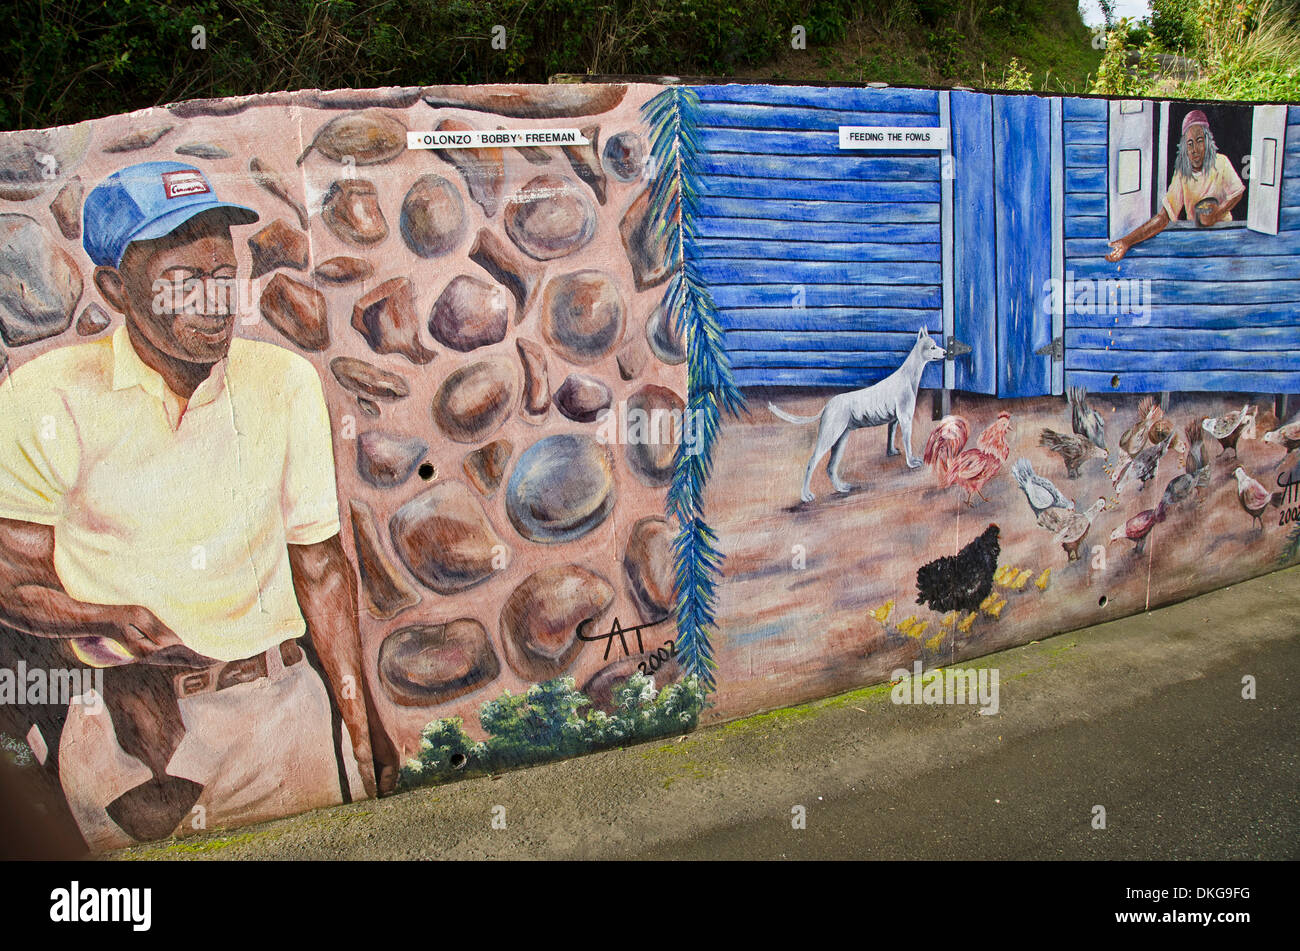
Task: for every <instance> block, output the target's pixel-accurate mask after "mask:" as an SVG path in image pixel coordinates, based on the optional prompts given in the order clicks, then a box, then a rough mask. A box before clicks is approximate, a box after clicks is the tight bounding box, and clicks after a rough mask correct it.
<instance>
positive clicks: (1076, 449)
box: [1038, 429, 1106, 479]
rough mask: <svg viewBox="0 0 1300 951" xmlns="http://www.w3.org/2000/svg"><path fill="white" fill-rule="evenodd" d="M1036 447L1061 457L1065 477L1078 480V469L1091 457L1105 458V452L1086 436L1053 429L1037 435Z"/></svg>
mask: <svg viewBox="0 0 1300 951" xmlns="http://www.w3.org/2000/svg"><path fill="white" fill-rule="evenodd" d="M1038 445H1040V446H1043V447H1044V448H1046V449H1050V450H1051V451H1052V452H1054V453H1056V454H1057V455H1058V456H1060V457H1061V461H1062V462H1064V463H1065V477H1066V478H1067V479H1077V478H1079V469H1080V467H1081V466H1082V465H1083V464H1084V463H1085V462H1087V461H1088V460H1089V459H1090V458H1091V457H1093V456H1098V457H1101V458H1105V456H1106V450H1105V449H1102V448H1100V447H1098V446H1095V445H1093V444H1092V442H1090V441H1089V440H1088V438H1087V437H1086V436H1079V435H1076V434H1074V433H1058V432H1057V431H1056V430H1054V429H1044V430H1042V431H1041V432H1040V433H1039V435H1038Z"/></svg>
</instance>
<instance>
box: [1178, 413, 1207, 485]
mask: <svg viewBox="0 0 1300 951" xmlns="http://www.w3.org/2000/svg"><path fill="white" fill-rule="evenodd" d="M1204 423H1205V417H1204V416H1202V417H1201V418H1200V419H1194V420H1192V421H1191V422H1190V423H1188V424H1187V428H1186V429H1185V430H1184V432H1186V433H1187V455H1186V456H1184V457H1183V471H1184V472H1186V473H1187V474H1188V475H1190V476H1193V477H1194V479H1195V487H1196V498H1197V500H1198V501H1199V500H1200V499H1201V497H1202V496H1203V495H1204V494H1205V491H1204V490H1205V487H1206V486H1207V485H1209V484H1210V460H1209V459H1207V458H1206V456H1205V430H1204V429H1203V428H1202V426H1203V424H1204Z"/></svg>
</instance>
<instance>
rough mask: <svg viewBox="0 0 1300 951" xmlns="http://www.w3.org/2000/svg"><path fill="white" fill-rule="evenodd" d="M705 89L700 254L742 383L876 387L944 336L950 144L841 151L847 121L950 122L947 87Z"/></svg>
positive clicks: (930, 378) (934, 379)
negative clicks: (945, 163) (941, 153)
mask: <svg viewBox="0 0 1300 951" xmlns="http://www.w3.org/2000/svg"><path fill="white" fill-rule="evenodd" d="M696 92H697V93H698V94H699V97H700V124H701V129H700V135H699V142H700V149H701V153H700V171H701V181H702V183H703V192H702V194H701V196H700V217H699V218H698V219H697V223H698V228H697V233H698V239H697V241H696V244H695V254H696V258H697V262H698V264H699V268H700V272H701V274H702V275H703V276H704V278H705V279H706V280H707V281H708V282H709V288H710V291H711V292H712V294H713V300H714V303H715V304H717V307H718V314H719V318H720V321H721V323H722V328H723V331H724V333H725V335H726V344H727V351H728V353H729V355H730V358H731V365H732V369H733V371H734V373H735V377H736V381H737V382H738V383H739V384H740V385H741V386H756V385H767V386H830V387H841V388H843V387H851V386H863V385H866V384H868V383H872V382H875V381H876V380H879V379H881V378H882V377H883V376H885V375H887V374H888V373H889V372H890V371H891V370H893V369H894V368H895V367H897V366H898V364H899V363H900V362H902V360H903V358H904V357H905V356H906V354H907V351H908V350H910V349H911V346H912V343H913V341H914V340H915V338H916V331H917V329H918V328H919V327H921V326H922V325H924V326H926V327H927V328H928V329H929V330H930V332H931V333H933V334H935V335H939V334H941V333H942V327H943V318H942V289H941V282H942V273H941V257H942V255H941V251H940V221H939V219H940V201H941V184H940V163H939V157H938V153H931V152H878V151H843V152H842V151H841V150H840V148H839V126H841V125H868V126H909V127H917V126H937V125H939V96H938V93H936V92H934V91H931V90H902V89H819V88H812V87H792V86H747V85H730V86H700V87H696ZM922 385H924V386H941V385H942V369H941V366H940V365H939V364H931V365H930V366H929V367H927V369H926V374H925V377H924V379H923V384H922Z"/></svg>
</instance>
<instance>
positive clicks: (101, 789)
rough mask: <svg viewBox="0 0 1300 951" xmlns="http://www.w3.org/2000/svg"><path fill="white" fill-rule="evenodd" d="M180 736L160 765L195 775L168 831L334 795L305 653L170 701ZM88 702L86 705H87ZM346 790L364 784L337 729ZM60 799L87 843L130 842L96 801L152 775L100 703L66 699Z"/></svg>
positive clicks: (219, 823) (321, 690)
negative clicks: (176, 709) (180, 815)
mask: <svg viewBox="0 0 1300 951" xmlns="http://www.w3.org/2000/svg"><path fill="white" fill-rule="evenodd" d="M177 702H178V704H179V706H180V711H181V718H182V720H183V722H184V724H185V736H184V738H183V739H182V740H181V742H180V745H179V746H178V747H177V748H176V752H175V753H174V754H173V756H172V758H171V760H170V761H169V762H168V764H167V773H168V774H169V775H171V776H177V777H181V778H183V779H188V780H191V781H193V782H196V783H199V784H201V785H202V786H203V787H204V788H203V792H202V794H201V795H200V796H199V799H198V801H197V802H196V803H195V806H194V808H193V809H192V810H191V811H190V813H189V815H188V816H186V817H185V818H184V819H182V820H181V822H180V823H179V824H178V825H177V827H176V829H175V830H174V832H173V835H177V836H182V835H189V834H193V833H194V832H197V831H204V830H208V829H218V828H222V827H225V826H235V825H244V824H247V823H250V822H258V821H262V820H266V819H272V818H276V817H278V816H285V815H293V814H295V813H298V812H304V811H306V810H308V809H315V808H318V807H321V806H333V805H338V804H339V803H341V802H342V801H343V796H342V793H341V791H340V789H339V773H338V766H337V761H336V759H335V752H334V737H333V731H332V729H331V725H330V707H329V695H328V694H327V693H326V686H325V684H324V683H323V682H322V680H321V678H320V676H319V675H317V673H316V671H315V670H313V669H312V667H311V666H310V665H309V664H307V663H306V662H305V661H300V662H299V663H297V664H294V665H293V666H292V667H287V668H285V667H281V666H279V665H276V669H275V670H273V671H272V673H271V674H270V676H267V677H263V678H261V679H259V680H255V681H252V682H251V683H245V684H237V685H235V686H233V687H227V688H226V689H224V690H218V691H215V692H212V693H201V694H196V695H194V696H191V697H183V698H181V699H180V700H179V701H177ZM95 706H101V707H102V705H95V704H92V706H91V708H92V709H94V707H95ZM343 754H344V756H343V760H344V764H345V770H346V773H347V777H348V782H349V786H350V793H351V796H352V799H353V800H354V801H355V800H357V799H361V798H364V796H365V793H364V788H363V787H362V785H361V777H360V774H359V773H358V771H357V766H356V759H355V757H354V756H353V753H352V742H351V738H350V736H349V734H348V731H347V729H346V728H344V730H343ZM59 775H60V777H61V780H62V783H63V791H64V795H65V796H66V797H67V800H68V806H69V808H70V809H71V811H72V814H73V816H74V817H75V818H76V820H77V825H78V826H79V827H80V828H81V834H82V835H83V836H84V837H85V839H86V843H87V845H89V846H90V848H91V849H92V850H94V851H103V850H106V849H115V848H122V847H124V846H128V845H132V844H134V840H133V839H131V837H130V836H128V835H127V834H126V833H125V832H124V831H123V830H122V829H121V828H120V827H119V826H118V825H117V824H116V823H115V822H113V820H112V819H111V818H110V817H109V815H108V813H107V812H106V811H105V808H106V807H107V806H108V805H109V804H110V803H112V802H113V801H114V800H115V799H117V797H118V796H120V795H122V794H123V793H124V792H126V791H127V790H129V789H133V788H134V787H136V786H138V785H139V784H141V783H143V782H146V781H147V780H149V779H150V778H151V777H152V774H151V772H150V770H149V768H148V767H147V766H145V765H144V764H143V763H141V762H140V761H139V760H138V759H136V758H135V757H133V756H130V755H128V754H127V753H125V752H123V750H122V748H121V746H120V745H119V744H118V741H117V735H116V733H115V731H114V729H113V721H112V718H111V717H110V716H109V714H108V712H107V710H102V709H101V712H99V713H88V712H87V705H86V704H84V703H83V704H72V705H71V707H70V708H69V712H68V720H67V723H66V725H65V726H64V729H63V738H62V742H61V744H60V747H59Z"/></svg>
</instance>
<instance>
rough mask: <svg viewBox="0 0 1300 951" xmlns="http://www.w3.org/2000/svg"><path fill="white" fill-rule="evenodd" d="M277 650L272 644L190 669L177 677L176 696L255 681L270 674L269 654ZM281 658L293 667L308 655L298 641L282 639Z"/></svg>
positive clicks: (287, 665) (181, 696)
mask: <svg viewBox="0 0 1300 951" xmlns="http://www.w3.org/2000/svg"><path fill="white" fill-rule="evenodd" d="M274 650H277V648H275V647H272V648H270V649H269V650H266V651H263V652H262V653H261V654H254V655H253V656H252V657H245V658H243V659H242V660H232V661H229V662H228V663H224V664H213V665H212V666H211V667H205V668H203V669H202V670H187V671H186V672H185V673H183V674H177V675H176V677H175V678H174V683H175V686H176V696H177V697H180V698H181V699H184V698H185V697H193V696H194V695H195V694H200V693H212V692H214V691H217V690H225V689H226V688H227V687H234V686H236V685H238V684H247V683H252V682H253V681H255V680H261V679H262V678H263V677H268V676H270V663H269V658H268V656H267V655H269V654H270V653H271V651H274ZM278 650H279V653H280V661H281V663H282V664H283V665H284V666H285V667H292V666H293V665H294V664H296V663H298V662H299V661H301V660H302V659H303V657H304V656H305V655H304V654H303V652H302V648H301V647H299V646H298V642H297V641H293V640H290V641H282V642H281V643H280V645H279V648H278Z"/></svg>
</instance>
